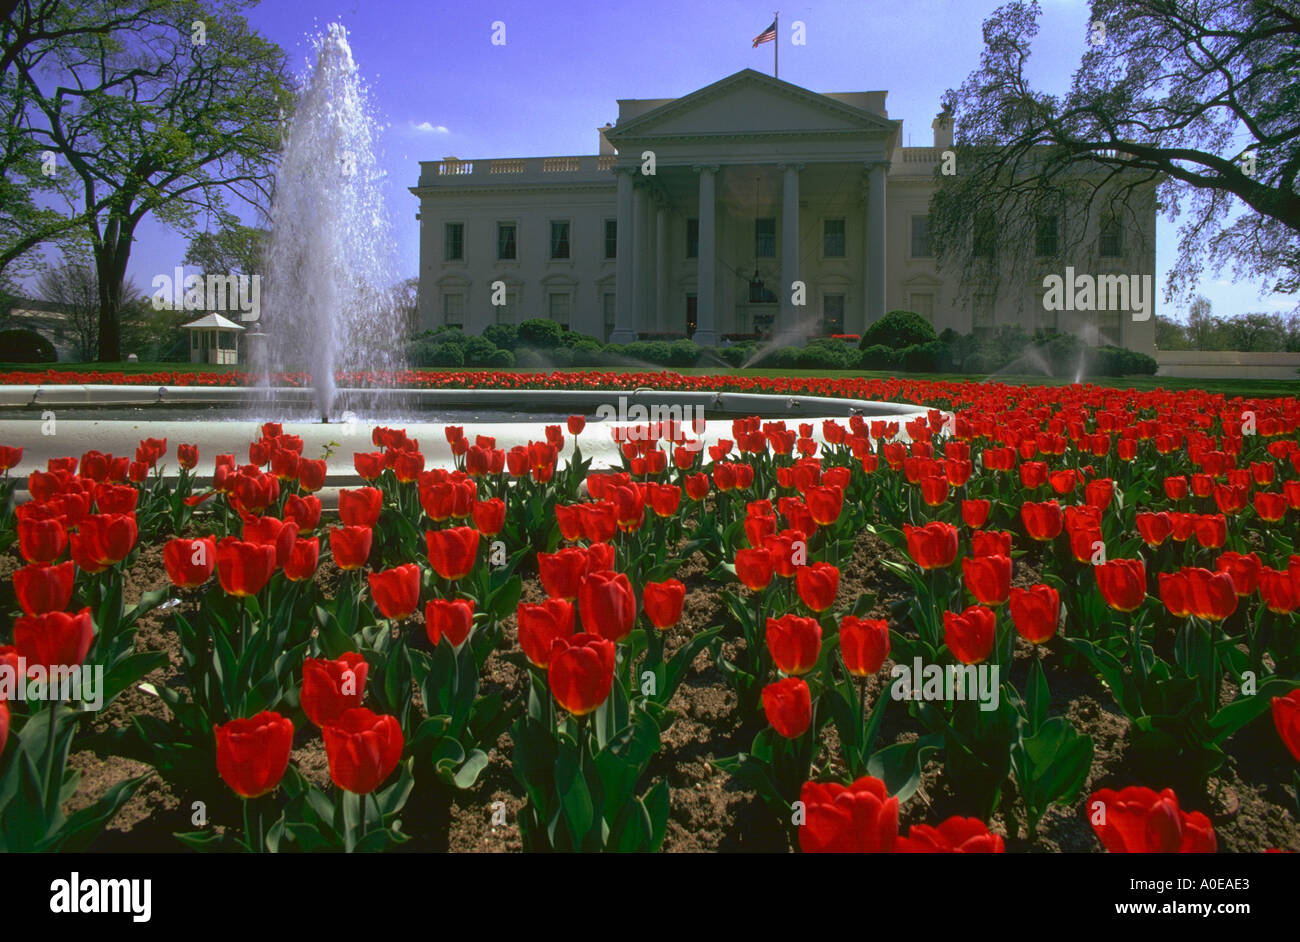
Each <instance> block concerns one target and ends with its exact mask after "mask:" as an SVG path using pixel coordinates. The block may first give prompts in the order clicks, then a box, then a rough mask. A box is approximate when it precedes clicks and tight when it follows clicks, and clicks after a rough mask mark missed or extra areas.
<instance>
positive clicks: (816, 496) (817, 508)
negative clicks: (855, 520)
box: [804, 485, 844, 526]
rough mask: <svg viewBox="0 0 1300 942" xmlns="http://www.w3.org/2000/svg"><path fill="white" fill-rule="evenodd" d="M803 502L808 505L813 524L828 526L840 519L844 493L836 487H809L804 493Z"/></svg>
mask: <svg viewBox="0 0 1300 942" xmlns="http://www.w3.org/2000/svg"><path fill="white" fill-rule="evenodd" d="M804 502H805V503H806V504H807V505H808V512H809V513H810V514H811V515H812V518H813V522H814V523H817V524H819V525H821V526H829V525H830V524H832V523H834V522H835V521H836V520H838V519H839V518H840V511H841V510H842V509H843V508H844V491H842V490H841V489H840V488H838V487H825V486H820V485H819V486H817V487H810V488H808V489H807V490H806V491H804Z"/></svg>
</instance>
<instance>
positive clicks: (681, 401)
mask: <svg viewBox="0 0 1300 942" xmlns="http://www.w3.org/2000/svg"><path fill="white" fill-rule="evenodd" d="M524 398H526V399H527V402H528V405H529V407H530V409H538V408H546V407H547V406H553V407H554V408H556V409H560V410H566V409H571V410H578V409H588V408H589V409H591V410H592V411H594V410H596V409H599V408H600V407H602V406H604V407H614V408H618V407H619V403H620V402H623V403H626V405H627V406H629V407H630V406H632V405H637V406H643V407H650V406H659V407H660V408H663V407H665V406H668V407H671V406H674V405H675V406H682V407H690V408H692V409H704V410H707V411H709V412H713V413H721V414H724V415H735V416H742V417H743V416H749V415H761V416H763V417H764V418H769V419H772V418H781V417H800V418H849V417H852V416H854V415H862V416H866V415H870V416H873V417H876V418H884V419H889V418H893V417H899V418H901V417H903V416H907V417H912V416H915V415H916V414H917V413H918V412H920V413H924V412H925V411H926V410H927V409H928V408H929V407H927V406H922V405H918V404H915V403H906V402H887V401H877V400H869V399H846V398H839V397H835V396H810V395H803V394H790V393H765V392H722V391H711V390H709V391H698V390H669V389H655V388H653V387H640V388H637V389H631V390H629V389H524V388H517V389H498V388H456V389H420V388H404V387H341V388H339V389H337V390H336V392H335V400H334V401H335V409H334V411H340V409H345V408H346V404H347V403H348V402H350V401H363V402H364V403H365V410H366V412H367V413H368V414H370V415H368V416H367V418H369V417H371V416H372V415H373V414H374V413H380V412H382V410H383V408H384V407H385V405H386V404H390V403H400V404H401V405H402V406H405V407H406V408H413V407H414V408H419V407H424V408H437V407H457V406H474V407H483V406H493V405H501V406H510V405H518V404H519V403H520V401H521V400H522V399H524ZM314 402H315V390H314V389H313V388H312V387H310V386H276V387H271V388H269V389H268V388H267V387H263V386H153V385H139V386H136V385H131V386H114V385H108V384H66V385H63V384H57V385H23V386H18V385H15V386H0V407H36V406H162V405H198V406H201V405H221V406H232V405H247V406H250V407H251V406H258V405H268V404H272V403H283V404H293V405H311V404H313V403H314ZM109 421H112V420H111V419H109ZM123 421H133V420H127V419H124V420H123ZM520 421H521V422H528V421H531V419H529V418H528V416H527V413H526V412H522V413H521V418H520ZM616 421H623V422H632V421H635V420H631V419H618V420H616Z"/></svg>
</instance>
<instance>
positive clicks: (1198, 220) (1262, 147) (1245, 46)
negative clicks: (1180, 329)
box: [931, 0, 1300, 296]
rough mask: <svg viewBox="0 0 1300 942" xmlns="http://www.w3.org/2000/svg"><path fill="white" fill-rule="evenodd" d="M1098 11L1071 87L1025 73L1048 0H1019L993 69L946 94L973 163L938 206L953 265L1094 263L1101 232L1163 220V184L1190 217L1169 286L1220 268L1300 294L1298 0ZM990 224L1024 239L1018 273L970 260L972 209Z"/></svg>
mask: <svg viewBox="0 0 1300 942" xmlns="http://www.w3.org/2000/svg"><path fill="white" fill-rule="evenodd" d="M1091 10H1092V15H1091V17H1090V25H1089V29H1088V35H1087V36H1086V37H1080V40H1081V43H1083V44H1084V45H1083V48H1084V50H1085V51H1084V52H1083V55H1082V59H1081V62H1080V65H1079V68H1078V69H1077V70H1076V72H1075V73H1074V76H1073V80H1072V83H1071V87H1070V88H1069V90H1068V91H1067V92H1066V93H1065V94H1064V95H1061V96H1055V95H1049V94H1046V93H1044V92H1042V91H1039V90H1037V89H1035V88H1034V87H1033V86H1032V84H1031V83H1030V81H1029V78H1028V76H1027V68H1028V62H1029V59H1030V46H1031V42H1032V40H1033V38H1034V36H1035V35H1036V34H1037V31H1038V20H1039V16H1040V12H1041V11H1040V8H1039V6H1038V4H1037V3H1036V2H1026V0H1012V2H1009V3H1006V4H1005V5H1003V6H1002V7H999V8H998V10H997V11H996V12H994V13H993V14H992V15H991V16H990V17H989V18H988V19H987V20H986V21H985V23H984V44H985V48H984V52H983V55H982V58H981V62H980V67H979V69H978V70H976V71H975V72H973V73H972V74H971V75H970V76H969V77H968V78H967V79H966V81H965V83H964V84H963V85H962V86H961V88H959V89H957V90H956V91H949V93H948V95H947V96H946V103H945V104H946V107H948V108H951V109H952V110H953V112H954V114H955V122H956V124H955V130H956V147H955V149H956V154H957V169H958V173H957V175H956V176H949V177H942V176H940V177H938V180H939V182H940V189H939V191H938V193H937V194H936V196H935V197H934V200H933V202H932V205H931V238H932V242H933V244H934V246H935V251H936V254H937V255H938V257H939V258H940V260H941V261H946V260H950V259H952V258H955V257H963V256H965V257H967V258H966V261H964V262H963V265H964V268H963V280H964V281H966V282H970V281H972V280H976V279H979V278H984V279H985V280H987V279H988V278H994V279H996V278H997V277H999V276H1001V275H1003V274H1005V266H1006V265H1007V264H1011V263H1020V265H1021V268H1020V271H1021V272H1024V271H1026V270H1029V268H1030V266H1032V264H1033V262H1034V258H1035V256H1037V255H1040V254H1044V255H1050V254H1051V253H1050V252H1049V251H1046V250H1047V249H1051V248H1055V251H1056V253H1057V255H1059V256H1060V257H1063V258H1066V259H1068V260H1069V261H1070V262H1071V263H1072V264H1076V265H1090V264H1091V260H1092V258H1094V257H1095V254H1094V253H1093V252H1092V251H1091V250H1092V249H1094V248H1095V245H1096V240H1095V239H1093V237H1092V234H1093V233H1095V232H1096V231H1097V226H1098V225H1099V224H1101V223H1104V222H1107V221H1109V220H1110V219H1112V218H1113V219H1116V220H1118V221H1120V222H1121V223H1124V222H1125V221H1128V220H1134V221H1140V220H1141V219H1142V218H1143V217H1144V216H1147V217H1148V218H1149V213H1150V211H1151V210H1152V209H1153V208H1154V206H1155V205H1156V204H1155V203H1154V199H1155V197H1156V195H1158V199H1159V202H1158V205H1159V207H1160V208H1162V209H1163V210H1165V211H1166V212H1167V213H1168V214H1169V216H1170V218H1175V217H1180V218H1181V219H1182V220H1183V222H1182V226H1181V228H1180V232H1179V246H1178V258H1177V261H1176V263H1175V265H1174V267H1173V269H1172V271H1171V273H1170V280H1169V283H1168V285H1167V293H1168V294H1169V295H1170V296H1173V295H1175V294H1180V293H1184V292H1186V291H1188V290H1190V289H1191V288H1192V286H1194V284H1195V283H1196V281H1197V280H1198V279H1199V277H1200V275H1201V273H1202V270H1203V269H1204V268H1205V267H1206V266H1207V265H1209V266H1210V267H1213V268H1216V269H1221V268H1223V267H1224V266H1231V268H1232V269H1233V271H1234V273H1235V274H1237V275H1238V276H1249V277H1260V278H1265V279H1269V280H1270V281H1272V283H1273V287H1274V288H1275V290H1279V291H1284V292H1295V291H1296V290H1297V289H1300V198H1298V197H1297V187H1296V185H1297V174H1298V173H1300V12H1298V11H1297V9H1296V6H1295V4H1294V2H1284V0H1279V2H1274V0H1187V2H1177V3H1175V2H1173V0H1093V2H1092V6H1091ZM1067 211H1068V213H1069V215H1067ZM1077 215H1081V216H1083V217H1084V218H1083V219H1082V220H1078V219H1074V218H1073V217H1074V216H1077ZM981 218H984V219H994V220H996V224H995V225H994V226H993V228H992V230H991V231H992V232H993V233H994V234H995V235H996V238H997V240H998V242H999V243H1000V244H1002V245H1006V246H1009V247H1011V248H1012V249H1013V252H1012V253H1011V254H1010V256H1008V255H1007V253H1002V252H999V253H996V254H997V257H998V258H999V259H1001V260H1002V262H1001V263H1000V264H1002V266H1003V269H1001V270H999V271H995V272H992V273H990V272H989V271H988V269H989V267H990V263H989V261H988V259H987V258H986V259H982V260H981V259H971V258H969V256H970V255H972V254H973V253H972V252H971V251H970V249H971V238H972V236H971V231H970V230H971V220H972V219H981ZM1052 218H1054V219H1057V220H1061V219H1062V218H1064V225H1062V226H1061V227H1060V231H1059V233H1058V234H1059V236H1060V239H1059V241H1058V240H1056V239H1053V238H1050V237H1048V234H1047V233H1046V231H1045V230H1046V228H1048V227H1047V226H1046V225H1040V222H1041V221H1044V220H1045V219H1052ZM1089 220H1091V222H1092V224H1091V225H1088V224H1087V223H1088V221H1089ZM1039 234H1042V235H1044V238H1042V239H1040V240H1035V236H1036V235H1039ZM1054 243H1055V244H1054ZM1036 244H1037V245H1038V247H1039V249H1038V250H1036V251H1034V252H1030V251H1027V250H1026V246H1033V245H1036ZM1144 248H1145V247H1144ZM986 254H987V253H986ZM981 266H982V268H981Z"/></svg>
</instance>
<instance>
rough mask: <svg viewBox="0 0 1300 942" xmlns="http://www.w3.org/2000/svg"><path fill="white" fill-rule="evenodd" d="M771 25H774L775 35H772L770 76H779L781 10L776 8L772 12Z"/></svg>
mask: <svg viewBox="0 0 1300 942" xmlns="http://www.w3.org/2000/svg"><path fill="white" fill-rule="evenodd" d="M772 25H773V26H775V27H776V35H775V36H773V37H772V78H780V77H781V52H780V50H781V11H780V10H777V11H776V12H775V13H773V14H772Z"/></svg>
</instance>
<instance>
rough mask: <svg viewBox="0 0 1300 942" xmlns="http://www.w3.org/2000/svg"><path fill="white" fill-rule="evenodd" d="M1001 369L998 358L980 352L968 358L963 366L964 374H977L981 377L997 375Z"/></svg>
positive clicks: (963, 362)
mask: <svg viewBox="0 0 1300 942" xmlns="http://www.w3.org/2000/svg"><path fill="white" fill-rule="evenodd" d="M1000 369H1002V366H1001V364H1000V363H998V360H997V357H995V356H993V355H992V354H989V353H980V352H978V351H977V352H975V353H972V354H970V355H969V356H967V357H966V359H965V360H963V361H962V364H961V370H962V372H963V373H975V374H978V375H981V376H983V375H986V374H988V373H996V372H997V371H998V370H1000Z"/></svg>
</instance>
